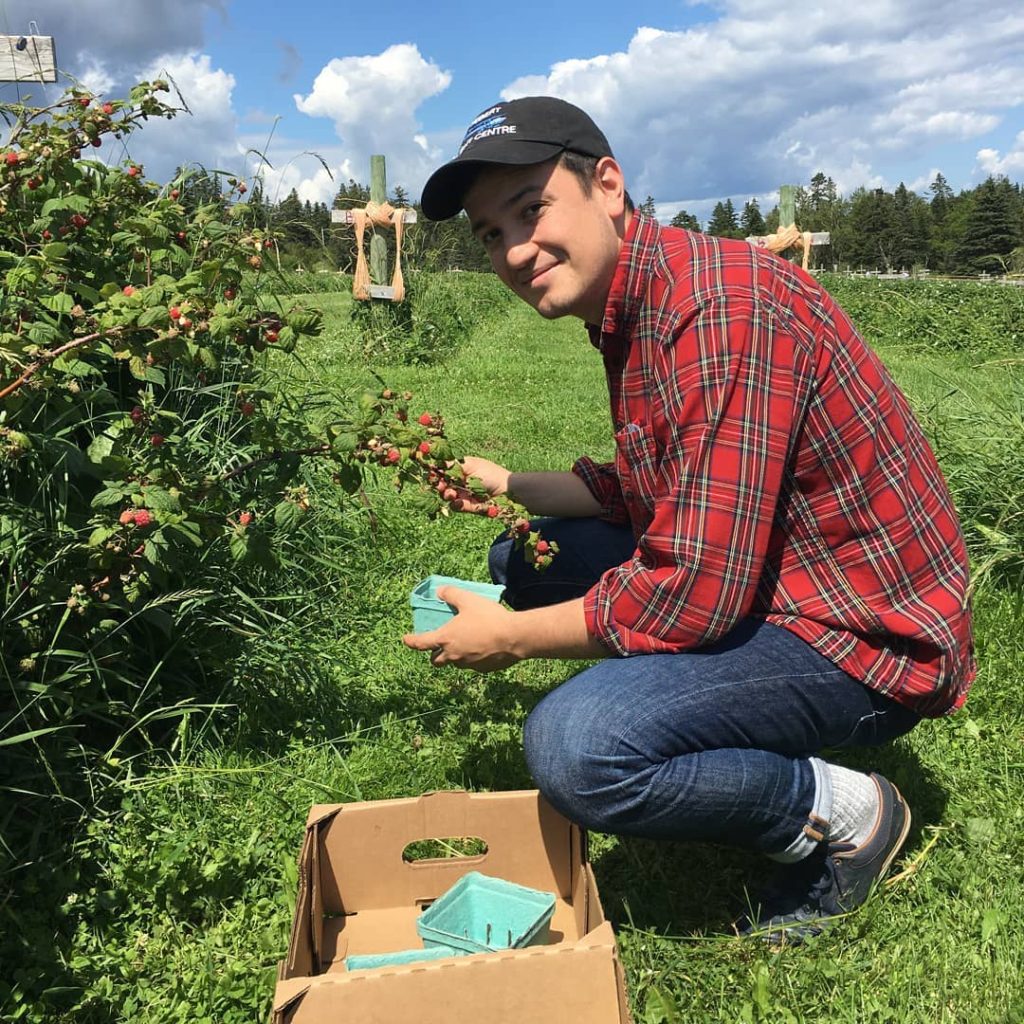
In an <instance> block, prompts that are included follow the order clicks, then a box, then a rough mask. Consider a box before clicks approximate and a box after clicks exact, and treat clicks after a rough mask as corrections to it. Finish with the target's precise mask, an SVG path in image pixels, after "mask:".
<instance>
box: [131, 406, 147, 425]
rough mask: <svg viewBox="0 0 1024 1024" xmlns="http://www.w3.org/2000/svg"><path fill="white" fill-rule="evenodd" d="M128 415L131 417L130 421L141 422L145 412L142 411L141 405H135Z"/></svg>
mask: <svg viewBox="0 0 1024 1024" xmlns="http://www.w3.org/2000/svg"><path fill="white" fill-rule="evenodd" d="M129 415H130V416H131V418H132V423H141V422H142V421H143V420H144V419H145V418H146V414H145V413H144V412H143V411H142V406H141V405H137V406H135V407H134V408H133V409H132V411H131V412H130V413H129Z"/></svg>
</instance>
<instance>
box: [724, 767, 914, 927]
mask: <svg viewBox="0 0 1024 1024" xmlns="http://www.w3.org/2000/svg"><path fill="white" fill-rule="evenodd" d="M871 778H872V779H873V780H874V783H875V785H876V786H877V787H878V796H879V805H880V809H879V812H878V820H877V821H876V822H875V827H874V830H873V831H872V833H871V835H870V836H868V838H867V840H866V841H865V842H864V843H862V844H861V845H860V846H854V845H853V844H852V843H821V844H819V846H818V848H817V849H816V850H815V851H814V853H812V854H811V855H810V856H809V857H805V858H804V859H803V860H800V861H797V862H796V863H795V864H786V865H780V867H779V870H778V872H777V873H776V875H775V876H774V877H773V878H772V879H771V880H770V881H769V882H768V884H767V885H766V887H765V891H764V892H763V893H762V894H761V897H760V899H759V900H758V901H757V902H756V903H754V905H753V909H752V911H751V912H750V913H749V914H748V915H746V916H744V917H743V918H741V919H740V920H739V921H737V922H736V925H735V927H736V931H737V932H738V934H740V935H752V936H757V937H759V938H763V939H765V940H766V941H767V942H770V943H772V944H774V945H777V944H781V943H785V944H788V945H796V944H798V943H800V942H803V941H804V939H809V938H811V937H812V936H815V935H819V934H820V933H821V932H823V931H824V930H825V929H826V928H827V927H828V925H829V924H830V923H831V922H832V921H833V920H835V919H836V918H839V917H842V916H843V915H844V914H848V913H850V911H851V910H854V909H856V908H857V907H859V906H860V905H861V904H862V903H863V902H864V901H865V900H866V899H867V898H868V896H870V895H871V890H872V888H873V887H874V886H875V884H876V883H877V882H878V881H879V880H880V879H882V878H883V877H884V876H885V874H886V872H887V871H888V870H889V868H890V866H891V865H892V862H893V861H894V860H895V859H896V855H897V854H898V853H899V851H900V848H901V847H902V846H903V842H904V840H905V839H906V838H907V832H908V831H909V830H910V808H908V807H907V804H906V802H905V801H904V799H903V797H902V796H900V792H899V790H898V789H897V788H896V787H895V786H894V785H893V784H892V783H891V782H889V781H888V780H887V779H884V778H883V777H882V776H881V775H876V774H872V776H871Z"/></svg>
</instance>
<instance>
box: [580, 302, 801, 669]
mask: <svg viewBox="0 0 1024 1024" xmlns="http://www.w3.org/2000/svg"><path fill="white" fill-rule="evenodd" d="M812 352H813V344H811V343H809V342H808V339H804V340H803V341H802V343H801V344H799V345H798V344H797V343H796V342H795V341H794V338H793V337H792V335H791V334H790V333H789V331H788V329H786V328H784V327H782V326H780V323H779V318H778V316H777V315H776V314H775V313H773V311H772V310H771V309H770V308H766V307H765V306H764V305H763V304H762V303H761V302H759V301H758V300H757V299H756V298H754V297H746V298H744V297H738V298H737V297H733V296H728V297H727V296H725V295H715V296H714V297H712V298H709V299H707V300H706V301H705V302H704V303H703V304H702V305H701V306H700V307H699V308H698V309H697V311H696V312H695V313H694V314H693V315H692V316H691V317H690V319H689V320H688V321H687V322H686V323H684V324H682V325H680V326H679V327H677V328H676V330H675V332H674V334H673V337H672V338H670V339H669V340H668V342H667V343H665V344H662V345H660V346H659V347H658V349H657V355H656V356H653V357H649V358H650V359H651V361H652V362H653V363H654V364H655V369H654V373H653V380H652V387H653V388H654V389H657V393H658V395H659V401H658V403H657V406H656V407H655V409H654V410H652V411H653V415H652V416H651V417H650V419H651V420H653V422H633V423H630V424H627V426H626V429H625V430H624V431H622V432H620V434H619V435H617V437H616V445H617V458H616V466H617V468H618V479H619V482H620V486H621V488H622V490H623V492H624V493H625V496H626V498H627V499H629V498H630V497H631V494H635V495H636V496H638V498H639V500H641V501H645V503H646V504H647V507H648V508H649V509H650V512H651V517H650V522H649V525H648V526H647V528H646V530H645V531H644V533H643V535H642V536H641V537H640V539H639V542H638V547H637V552H636V554H635V555H634V557H633V558H632V559H631V560H630V561H628V562H626V563H624V564H623V565H621V566H618V567H616V568H614V569H610V570H609V571H607V572H606V573H605V574H604V575H603V576H602V577H601V578H600V580H599V581H598V582H597V584H596V585H595V586H594V587H593V588H592V589H591V590H590V591H589V592H588V593H587V595H586V597H585V600H584V609H585V613H586V618H587V628H588V630H589V631H590V632H591V633H592V634H593V635H594V636H595V637H596V638H597V639H598V640H600V641H601V642H602V643H603V644H604V645H605V646H606V647H608V648H609V650H612V651H614V652H615V653H617V654H620V655H628V654H640V653H657V652H677V651H681V650H687V649H690V648H693V647H697V646H700V645H702V644H705V643H710V642H713V641H714V640H716V639H718V638H719V637H721V636H723V635H724V634H725V633H727V632H728V631H729V630H730V629H731V628H732V627H733V626H734V625H735V624H736V623H737V622H738V621H739V620H740V619H741V618H742V617H743V616H744V615H745V614H747V613H748V612H749V611H750V609H751V607H752V605H753V603H754V598H755V595H756V593H757V589H758V586H759V583H760V581H761V577H762V570H763V568H764V563H765V558H766V554H767V551H768V548H769V544H770V540H771V537H772V526H773V522H774V520H775V516H776V505H777V503H778V501H779V495H780V492H781V491H782V488H783V483H784V479H785V475H786V472H787V468H786V467H787V462H788V459H789V455H790V450H791V445H792V439H793V437H794V435H795V431H796V429H797V425H798V423H799V420H800V411H799V410H800V408H801V405H802V404H803V403H804V402H805V401H806V395H807V392H808V391H809V389H810V386H811V383H812V381H813V365H812V359H813V356H812Z"/></svg>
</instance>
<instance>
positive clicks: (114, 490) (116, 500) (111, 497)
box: [91, 484, 128, 508]
mask: <svg viewBox="0 0 1024 1024" xmlns="http://www.w3.org/2000/svg"><path fill="white" fill-rule="evenodd" d="M127 497H128V492H127V491H126V490H124V489H123V488H121V487H111V486H110V485H109V484H108V485H107V486H106V487H104V488H103V490H102V491H99V492H98V493H97V494H96V495H94V497H93V499H92V502H91V505H92V507H93V508H108V507H109V506H111V505H118V504H120V503H121V502H122V501H124V500H125V498H127Z"/></svg>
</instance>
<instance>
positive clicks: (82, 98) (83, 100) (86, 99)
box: [78, 96, 92, 108]
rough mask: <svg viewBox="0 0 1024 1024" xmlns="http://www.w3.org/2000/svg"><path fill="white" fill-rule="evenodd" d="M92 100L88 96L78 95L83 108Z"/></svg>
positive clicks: (79, 103)
mask: <svg viewBox="0 0 1024 1024" xmlns="http://www.w3.org/2000/svg"><path fill="white" fill-rule="evenodd" d="M91 102H92V100H90V99H89V97H88V96H79V97H78V105H79V106H80V107H82V108H85V107H87V106H89V104H90V103H91Z"/></svg>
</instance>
